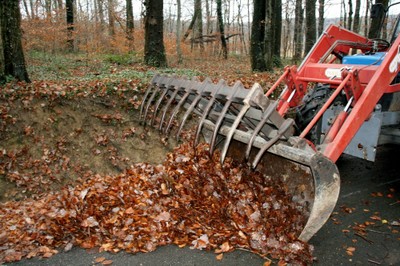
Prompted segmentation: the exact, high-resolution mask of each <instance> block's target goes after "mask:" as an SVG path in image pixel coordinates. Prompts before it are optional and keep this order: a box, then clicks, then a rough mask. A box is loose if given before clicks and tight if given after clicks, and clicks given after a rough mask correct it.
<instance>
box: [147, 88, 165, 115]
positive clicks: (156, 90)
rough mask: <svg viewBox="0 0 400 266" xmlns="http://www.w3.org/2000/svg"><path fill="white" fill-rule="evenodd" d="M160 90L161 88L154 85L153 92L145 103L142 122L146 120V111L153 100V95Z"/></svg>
mask: <svg viewBox="0 0 400 266" xmlns="http://www.w3.org/2000/svg"><path fill="white" fill-rule="evenodd" d="M160 90H161V88H159V87H157V86H155V88H154V91H153V94H151V96H150V99H149V101H148V102H147V105H146V110H145V112H144V115H143V120H144V122H146V119H147V113H148V112H149V108H150V105H151V103H152V102H153V100H154V97H155V96H156V95H157V94H158V93H159V92H160Z"/></svg>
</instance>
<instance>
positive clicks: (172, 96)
mask: <svg viewBox="0 0 400 266" xmlns="http://www.w3.org/2000/svg"><path fill="white" fill-rule="evenodd" d="M179 87H180V86H177V87H175V91H174V92H173V93H172V95H171V97H170V98H169V99H168V101H167V104H166V105H165V106H164V108H163V113H162V115H161V120H160V125H159V127H158V130H160V131H161V130H162V127H163V124H164V119H165V114H166V113H167V111H168V109H169V106H170V105H171V103H172V102H173V101H174V100H175V97H176V95H178V91H179Z"/></svg>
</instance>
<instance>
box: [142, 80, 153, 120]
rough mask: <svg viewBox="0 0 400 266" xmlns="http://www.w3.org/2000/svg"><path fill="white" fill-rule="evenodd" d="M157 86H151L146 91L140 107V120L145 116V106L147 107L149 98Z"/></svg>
mask: <svg viewBox="0 0 400 266" xmlns="http://www.w3.org/2000/svg"><path fill="white" fill-rule="evenodd" d="M154 87H155V86H154V85H153V84H150V85H149V87H148V88H147V90H146V93H145V94H144V96H143V99H142V104H141V105H140V113H139V120H141V119H142V115H143V110H144V106H145V105H146V99H147V97H148V96H149V94H150V92H151V91H152V90H153V88H154Z"/></svg>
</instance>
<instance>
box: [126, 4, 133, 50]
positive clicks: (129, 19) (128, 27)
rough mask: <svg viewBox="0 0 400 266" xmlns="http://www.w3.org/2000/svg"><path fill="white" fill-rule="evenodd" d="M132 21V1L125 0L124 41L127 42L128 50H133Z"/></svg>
mask: <svg viewBox="0 0 400 266" xmlns="http://www.w3.org/2000/svg"><path fill="white" fill-rule="evenodd" d="M134 27H135V25H134V20H133V8H132V0H126V39H127V40H128V45H129V49H130V50H133V48H134V46H133V44H134V39H133V30H134Z"/></svg>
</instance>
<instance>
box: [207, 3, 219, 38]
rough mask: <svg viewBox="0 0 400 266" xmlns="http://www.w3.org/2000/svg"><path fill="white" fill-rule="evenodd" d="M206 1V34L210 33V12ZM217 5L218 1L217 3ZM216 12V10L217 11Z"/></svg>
mask: <svg viewBox="0 0 400 266" xmlns="http://www.w3.org/2000/svg"><path fill="white" fill-rule="evenodd" d="M205 1H206V34H207V35H208V34H210V33H211V13H210V5H209V3H208V0H205ZM217 5H218V3H217ZM217 12H218V11H217Z"/></svg>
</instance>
